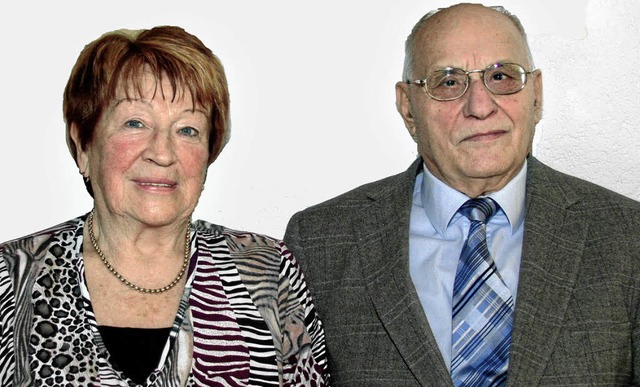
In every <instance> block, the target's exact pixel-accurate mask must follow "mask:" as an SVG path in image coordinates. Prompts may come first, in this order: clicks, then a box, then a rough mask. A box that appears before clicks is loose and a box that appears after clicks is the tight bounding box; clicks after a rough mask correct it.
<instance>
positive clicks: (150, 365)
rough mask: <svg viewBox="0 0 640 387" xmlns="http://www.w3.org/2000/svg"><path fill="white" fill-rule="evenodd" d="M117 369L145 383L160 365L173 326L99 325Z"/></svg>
mask: <svg viewBox="0 0 640 387" xmlns="http://www.w3.org/2000/svg"><path fill="white" fill-rule="evenodd" d="M98 330H99V331H100V335H101V336H102V341H103V343H104V345H105V346H106V347H107V350H108V351H109V355H110V362H111V364H112V365H113V367H114V369H116V370H120V371H122V372H123V373H124V374H125V375H126V376H127V377H128V378H129V379H131V380H133V381H134V382H136V383H138V384H143V383H144V382H145V380H146V379H147V377H149V375H150V374H151V373H152V372H153V371H154V370H155V369H156V366H157V365H158V362H159V361H160V356H162V350H163V349H164V346H165V344H166V342H167V338H168V337H169V332H171V328H120V327H110V326H104V325H100V326H98Z"/></svg>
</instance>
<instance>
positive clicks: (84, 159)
mask: <svg viewBox="0 0 640 387" xmlns="http://www.w3.org/2000/svg"><path fill="white" fill-rule="evenodd" d="M69 135H70V136H71V141H73V144H74V145H75V148H76V164H78V170H79V171H80V174H81V175H82V176H84V177H91V172H90V171H89V154H88V153H87V152H86V150H83V149H82V146H81V145H80V144H81V143H80V135H79V133H78V125H77V124H75V123H73V124H71V128H69Z"/></svg>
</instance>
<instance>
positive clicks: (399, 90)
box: [396, 82, 418, 142]
mask: <svg viewBox="0 0 640 387" xmlns="http://www.w3.org/2000/svg"><path fill="white" fill-rule="evenodd" d="M396 109H398V113H400V116H401V117H402V120H403V121H404V126H405V127H406V128H407V130H408V131H409V134H410V135H411V137H412V138H413V141H415V142H418V138H417V136H416V126H415V122H414V120H413V114H412V113H411V101H410V100H409V85H408V84H406V83H405V82H398V83H396Z"/></svg>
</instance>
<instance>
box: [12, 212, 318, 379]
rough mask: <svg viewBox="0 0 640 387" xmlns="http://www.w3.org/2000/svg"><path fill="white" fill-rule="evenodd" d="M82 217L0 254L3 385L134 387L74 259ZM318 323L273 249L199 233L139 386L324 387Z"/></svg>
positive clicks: (295, 277)
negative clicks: (160, 342) (109, 344)
mask: <svg viewBox="0 0 640 387" xmlns="http://www.w3.org/2000/svg"><path fill="white" fill-rule="evenodd" d="M85 219H86V215H85V216H83V217H80V218H76V219H73V220H70V221H68V222H66V223H63V224H61V225H58V226H55V227H53V228H51V229H48V230H45V231H42V232H39V233H36V234H32V235H29V236H27V237H24V238H20V239H17V240H14V241H10V242H7V243H5V244H0V385H2V386H7V385H11V384H13V385H14V386H31V385H46V386H54V385H55V386H135V385H136V384H135V383H134V382H133V381H131V380H130V379H128V378H127V377H126V376H125V375H124V374H123V373H122V372H121V371H119V370H118V369H115V367H114V366H113V365H112V364H111V362H110V358H109V352H108V351H107V350H106V347H105V345H104V344H103V342H102V339H101V337H100V333H99V331H98V327H97V323H96V320H95V317H94V314H93V312H92V307H91V298H90V295H89V292H88V291H87V286H86V283H85V275H84V264H83V258H82V240H83V237H82V235H83V227H84V221H85ZM328 380H329V374H328V372H327V359H326V353H325V344H324V330H323V328H322V323H321V321H320V320H319V318H318V316H317V315H316V311H315V308H314V305H313V302H312V300H311V297H310V295H309V291H308V289H307V286H306V283H305V281H304V277H303V275H302V273H301V272H300V269H299V267H298V264H297V262H296V260H295V259H294V257H293V256H292V255H291V252H290V251H289V250H288V249H287V247H286V246H285V245H284V244H283V243H282V242H280V241H278V240H275V239H272V238H269V237H266V236H263V235H258V234H253V233H248V232H238V231H233V230H229V229H226V228H223V227H221V226H216V225H213V224H211V223H207V222H204V221H196V222H194V223H193V225H192V230H191V260H190V266H189V272H188V278H187V282H186V286H185V290H184V294H183V296H182V300H181V301H180V306H179V309H178V313H177V315H176V318H175V320H174V323H173V327H172V329H171V333H170V334H169V338H168V339H167V342H166V344H165V347H164V350H163V352H162V356H161V359H160V362H159V363H158V365H157V367H156V369H155V370H154V371H153V372H152V373H151V375H150V376H149V377H148V378H147V380H146V383H145V384H144V385H145V386H278V385H280V386H283V385H284V386H323V385H327V384H328Z"/></svg>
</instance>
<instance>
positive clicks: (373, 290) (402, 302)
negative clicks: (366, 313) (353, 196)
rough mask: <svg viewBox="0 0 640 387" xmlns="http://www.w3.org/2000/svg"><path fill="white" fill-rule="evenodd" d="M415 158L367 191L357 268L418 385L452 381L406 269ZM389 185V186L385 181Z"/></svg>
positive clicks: (418, 168) (417, 162)
mask: <svg viewBox="0 0 640 387" xmlns="http://www.w3.org/2000/svg"><path fill="white" fill-rule="evenodd" d="M421 166H422V161H421V159H418V160H416V161H415V162H414V163H413V164H412V165H411V167H410V168H409V169H408V170H407V171H406V172H405V173H403V174H402V175H399V176H398V180H397V183H398V184H395V185H393V186H391V187H390V188H387V189H376V190H372V191H371V192H369V199H370V200H371V202H370V204H369V205H367V206H364V207H363V209H362V211H361V215H362V216H361V219H358V220H357V221H358V223H360V222H361V223H362V224H358V227H357V228H356V229H357V230H360V231H359V232H358V238H359V243H358V244H359V246H360V247H361V249H362V252H361V254H360V257H361V259H362V262H361V264H362V270H363V274H364V277H365V280H366V283H367V288H368V292H369V294H370V295H371V300H372V302H373V304H374V306H375V308H376V311H377V313H378V315H379V316H380V320H381V321H382V324H383V325H384V327H385V329H386V330H387V332H388V334H389V336H390V337H391V339H392V340H393V342H394V344H395V346H396V348H397V349H398V351H399V352H400V354H401V356H402V357H403V358H404V360H405V362H406V363H407V366H408V367H409V368H410V369H411V371H412V373H413V374H414V375H415V377H416V379H417V380H418V381H419V382H420V383H421V385H437V386H443V385H451V378H450V376H449V371H448V370H447V368H446V366H445V364H444V361H443V360H442V356H441V354H440V350H439V349H438V346H437V344H436V341H435V339H434V337H433V334H432V333H431V329H430V327H429V323H428V321H427V318H426V315H425V313H424V311H423V310H422V305H421V304H420V300H419V299H418V295H417V293H416V291H415V288H414V286H413V282H412V281H411V277H410V275H409V215H410V210H411V199H412V193H413V186H414V182H415V178H416V174H417V172H418V171H419V170H420V168H421ZM387 187H389V186H387Z"/></svg>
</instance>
